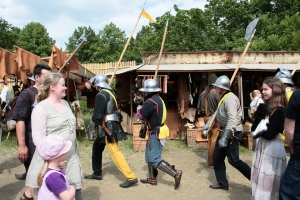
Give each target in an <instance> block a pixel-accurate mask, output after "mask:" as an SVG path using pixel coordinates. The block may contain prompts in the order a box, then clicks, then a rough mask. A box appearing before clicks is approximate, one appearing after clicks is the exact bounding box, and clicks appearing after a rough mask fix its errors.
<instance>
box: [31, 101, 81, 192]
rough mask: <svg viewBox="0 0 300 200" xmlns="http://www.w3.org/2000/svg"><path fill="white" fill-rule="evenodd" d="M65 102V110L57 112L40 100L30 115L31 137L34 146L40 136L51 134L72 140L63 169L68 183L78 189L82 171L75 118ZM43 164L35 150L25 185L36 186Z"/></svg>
mask: <svg viewBox="0 0 300 200" xmlns="http://www.w3.org/2000/svg"><path fill="white" fill-rule="evenodd" d="M65 103H66V106H68V110H67V111H66V112H59V111H58V110H56V109H55V108H54V107H52V106H51V105H50V104H49V103H47V101H41V102H40V103H38V104H37V105H36V106H35V108H34V109H33V111H32V115H31V122H32V123H31V124H32V138H33V142H34V144H35V145H36V146H37V145H38V144H39V142H40V141H41V139H42V138H44V137H45V136H47V135H51V134H55V135H60V136H62V137H63V138H65V139H66V140H70V141H71V142H72V147H71V149H70V151H69V154H68V157H67V163H66V165H65V171H66V175H67V178H68V181H69V183H70V185H74V187H75V188H76V189H80V188H81V186H82V171H81V164H80V160H79V154H78V144H77V139H76V127H75V123H76V119H75V117H74V115H73V113H72V111H71V109H70V107H69V105H68V103H67V102H66V101H65ZM43 165H44V161H43V160H42V158H41V157H40V155H39V153H38V151H37V150H36V151H35V152H34V155H33V158H32V161H31V164H30V167H29V170H28V173H27V177H26V186H31V187H33V188H37V187H38V186H37V178H38V175H39V172H40V171H41V169H42V168H43Z"/></svg>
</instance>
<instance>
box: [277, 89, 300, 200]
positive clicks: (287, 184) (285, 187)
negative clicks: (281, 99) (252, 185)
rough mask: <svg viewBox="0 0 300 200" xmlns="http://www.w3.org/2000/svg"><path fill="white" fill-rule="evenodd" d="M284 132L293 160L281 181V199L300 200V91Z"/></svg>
mask: <svg viewBox="0 0 300 200" xmlns="http://www.w3.org/2000/svg"><path fill="white" fill-rule="evenodd" d="M284 130H285V134H286V139H287V143H288V145H289V147H290V153H291V159H290V160H289V162H288V165H287V167H286V170H285V173H284V175H283V177H282V179H281V183H280V190H279V199H280V200H285V199H300V190H299V189H298V187H299V184H300V171H299V166H300V145H299V144H300V90H296V91H294V92H293V94H292V96H291V98H290V100H289V103H288V107H287V109H286V112H285V122H284Z"/></svg>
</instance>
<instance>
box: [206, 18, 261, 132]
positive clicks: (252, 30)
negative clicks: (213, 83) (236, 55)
mask: <svg viewBox="0 0 300 200" xmlns="http://www.w3.org/2000/svg"><path fill="white" fill-rule="evenodd" d="M258 20H259V19H258V18H257V19H255V20H253V21H252V22H250V24H249V25H248V26H247V28H246V33H245V38H244V39H245V40H247V41H248V43H247V46H246V48H245V50H244V52H243V54H242V56H241V57H240V59H239V62H238V65H237V67H236V68H235V70H234V73H233V75H232V77H231V80H230V86H231V84H232V82H233V80H234V78H235V76H236V73H237V72H238V70H239V68H240V66H241V64H242V61H243V59H244V57H245V54H246V52H247V50H248V48H249V46H250V44H251V41H252V38H253V37H254V34H255V31H256V29H255V27H256V24H257V22H258ZM216 113H217V112H215V113H214V114H213V116H211V118H212V119H211V120H210V123H209V127H208V130H210V129H211V128H212V124H213V121H215V118H216Z"/></svg>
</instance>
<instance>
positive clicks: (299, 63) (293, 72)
mask: <svg viewBox="0 0 300 200" xmlns="http://www.w3.org/2000/svg"><path fill="white" fill-rule="evenodd" d="M299 65H300V60H299V62H298V64H297V65H296V67H295V68H294V70H293V71H292V76H293V75H294V74H295V72H296V70H297V69H298V67H299Z"/></svg>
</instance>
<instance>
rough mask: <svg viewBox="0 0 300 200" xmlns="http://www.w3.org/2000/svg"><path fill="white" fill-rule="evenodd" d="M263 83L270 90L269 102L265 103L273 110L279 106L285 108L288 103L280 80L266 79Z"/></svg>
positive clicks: (275, 78)
mask: <svg viewBox="0 0 300 200" xmlns="http://www.w3.org/2000/svg"><path fill="white" fill-rule="evenodd" d="M263 83H264V84H266V85H268V86H269V87H270V88H271V89H272V97H271V99H269V100H265V103H267V104H268V105H269V106H271V108H272V109H273V110H274V109H276V108H278V107H280V106H283V107H284V108H286V106H287V103H288V101H287V98H286V96H285V90H284V85H283V83H282V82H281V80H280V79H279V78H277V77H267V78H265V80H264V82H263Z"/></svg>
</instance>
